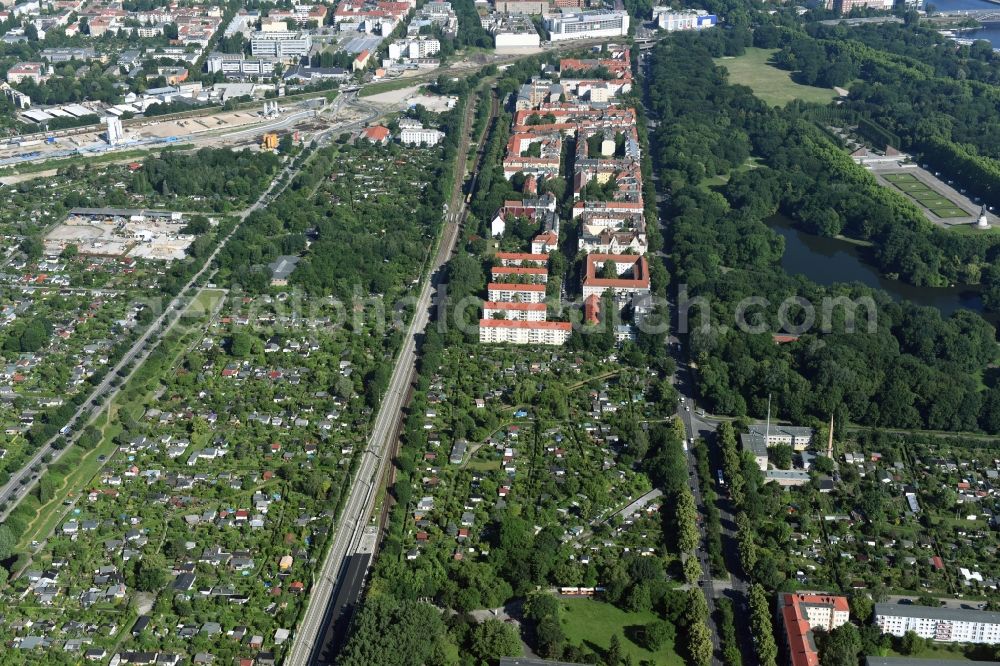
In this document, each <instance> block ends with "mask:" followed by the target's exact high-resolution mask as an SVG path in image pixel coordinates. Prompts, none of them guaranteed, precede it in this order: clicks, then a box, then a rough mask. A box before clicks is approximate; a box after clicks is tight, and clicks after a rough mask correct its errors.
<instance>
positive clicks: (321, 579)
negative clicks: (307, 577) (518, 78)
mask: <svg viewBox="0 0 1000 666" xmlns="http://www.w3.org/2000/svg"><path fill="white" fill-rule="evenodd" d="M473 111H474V105H473V104H469V105H468V110H467V112H466V115H465V119H464V124H463V128H462V133H463V134H462V136H463V141H462V145H461V146H460V147H459V149H458V152H457V154H458V156H459V164H458V166H457V168H456V171H455V174H456V177H455V191H454V192H453V193H452V197H451V202H450V204H449V206H448V210H449V211H450V212H449V213H447V214H446V216H445V225H444V230H443V231H442V237H441V243H440V245H439V246H438V251H437V254H436V256H435V257H434V260H433V262H432V263H431V268H430V272H429V275H428V277H427V278H425V279H424V280H423V283H422V286H421V289H420V295H419V297H418V298H417V302H416V306H415V310H414V315H413V317H412V319H411V321H410V325H409V327H408V328H407V331H406V336H405V338H404V340H403V346H402V348H401V349H400V351H399V355H398V356H397V358H396V365H395V367H394V368H393V372H392V377H391V379H390V381H389V388H388V390H387V391H386V393H385V394H384V395H383V396H382V397H381V403H380V407H379V411H378V414H377V416H376V417H375V423H374V424H373V426H372V430H371V435H370V436H369V438H368V446H367V447H366V449H365V451H364V452H363V453H362V454H361V462H360V464H359V466H358V470H357V472H356V474H355V476H354V480H353V481H352V482H351V487H350V490H349V491H348V497H347V503H346V504H345V506H344V510H343V513H342V514H341V519H340V523H339V524H338V525H337V526H336V529H335V531H334V535H333V544H332V545H331V547H330V550H329V552H328V554H327V557H326V559H325V560H324V562H323V564H322V566H321V568H320V570H319V571H318V573H317V576H316V579H315V580H314V582H313V587H312V590H310V592H309V603H308V606H307V607H306V612H305V615H304V616H303V618H302V621H301V623H300V624H299V626H298V629H297V630H296V632H295V636H294V638H293V641H294V642H293V644H292V648H291V650H290V651H289V653H288V658H287V660H286V662H285V663H286V664H287V665H288V666H307V664H311V663H327V662H326V661H325V659H326V656H325V655H321V654H320V652H321V650H319V649H318V648H319V647H320V646H319V639H320V638H321V637H322V636H323V634H324V630H325V626H326V622H327V620H328V619H329V618H330V616H331V611H330V602H331V599H332V597H333V595H334V593H335V591H336V590H337V589H338V585H339V583H340V578H341V577H342V572H344V571H345V565H346V564H347V562H348V558H349V557H350V556H351V555H352V554H353V553H354V552H355V550H356V547H357V544H358V542H359V541H360V538H361V535H362V532H363V531H364V528H365V527H366V526H367V525H368V522H369V517H370V516H371V514H372V510H373V509H374V505H375V500H376V498H377V495H378V493H377V492H376V491H377V488H378V484H379V482H380V480H381V478H382V474H383V470H384V469H385V467H386V465H387V463H388V459H389V457H390V453H391V451H392V444H393V442H394V441H395V440H396V432H397V429H398V427H399V419H400V415H401V414H402V412H403V407H404V406H405V404H406V400H407V399H408V396H409V390H410V386H411V384H412V383H413V380H414V378H415V376H416V362H417V339H418V338H419V337H420V336H422V334H423V332H424V329H425V328H426V327H427V323H428V322H429V320H430V313H431V303H432V301H431V297H432V295H433V292H434V291H435V288H436V285H437V284H438V283H439V281H440V278H441V269H442V267H443V266H444V264H445V262H447V260H448V258H449V257H450V256H451V254H452V251H453V250H454V248H455V243H456V241H457V239H458V232H459V228H460V226H461V224H462V222H463V221H464V220H465V216H466V210H465V204H464V202H463V200H462V196H461V184H462V182H463V181H464V177H463V176H464V174H465V166H466V156H467V155H468V148H469V139H468V132H469V129H470V127H471V123H472V113H473ZM321 660H322V661H321Z"/></svg>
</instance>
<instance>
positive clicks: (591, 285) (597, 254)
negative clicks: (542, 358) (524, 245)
mask: <svg viewBox="0 0 1000 666" xmlns="http://www.w3.org/2000/svg"><path fill="white" fill-rule="evenodd" d="M595 56H596V57H593V58H584V59H580V58H566V59H563V60H562V61H560V63H559V70H558V72H556V71H555V70H552V71H547V72H544V73H545V74H550V75H553V78H544V77H538V78H536V79H533V80H532V81H530V82H529V83H526V84H525V85H524V86H522V88H521V90H520V91H519V92H518V93H517V97H516V99H515V108H516V112H515V115H514V119H513V127H512V130H511V135H510V139H509V140H508V142H507V149H506V153H505V155H504V158H503V171H504V175H505V177H507V178H508V179H513V178H515V177H517V178H519V179H520V180H521V182H522V183H523V184H522V185H521V190H522V196H523V198H522V199H521V200H520V201H518V200H511V201H506V202H504V204H503V206H502V207H501V208H500V209H499V210H498V211H497V213H496V215H495V216H494V217H493V220H492V221H491V224H490V233H491V234H492V235H493V236H494V237H503V236H504V234H505V233H506V231H507V227H508V225H509V224H511V223H512V222H514V221H520V222H525V221H527V222H529V223H533V224H535V225H537V226H538V228H539V233H538V234H537V235H536V236H535V237H534V238H533V239H532V242H531V253H530V254H526V255H517V256H518V257H536V259H535V261H536V262H537V261H538V259H537V258H538V257H545V256H547V255H548V254H549V253H551V252H556V251H559V248H558V246H559V219H558V215H557V213H556V199H555V197H554V196H553V195H552V194H551V193H548V192H545V191H544V185H545V183H546V181H548V180H551V179H555V178H559V177H560V176H561V174H562V164H563V160H564V158H565V157H566V155H565V153H566V148H565V146H566V144H567V143H568V142H570V141H572V142H573V143H574V144H575V159H574V162H573V163H574V171H573V174H572V188H573V190H572V195H573V200H574V203H573V206H572V213H571V214H572V217H573V219H574V220H575V221H579V223H580V229H581V233H580V238H579V241H578V246H577V247H576V248H574V250H578V251H583V252H585V253H587V257H586V260H585V262H584V270H583V275H582V296H583V299H584V322H585V323H589V324H595V323H599V322H600V321H601V307H602V299H604V298H605V296H610V297H611V302H612V303H613V304H614V306H615V307H616V308H617V310H618V311H620V312H621V311H624V310H626V309H628V310H629V313H630V314H631V315H632V316H633V319H637V318H638V319H641V317H642V316H644V314H645V313H646V312H648V303H649V301H650V298H649V297H650V295H651V290H650V273H649V262H648V259H647V257H646V250H647V247H648V246H647V239H646V221H645V213H644V201H643V192H642V174H641V168H640V158H641V150H640V145H639V137H638V134H637V131H636V115H635V109H632V108H628V107H625V106H622V105H620V104H618V103H617V101H618V98H619V96H620V95H622V94H624V93H627V92H629V91H630V90H631V89H632V71H631V60H630V53H629V50H628V48H625V47H619V46H611V47H605V48H602V49H598V50H596V51H595ZM557 73H558V74H559V75H560V78H559V80H558V83H556V82H554V75H555V74H557ZM500 256H501V257H502V256H504V255H500ZM523 260H524V261H527V260H526V259H523ZM504 261H506V259H502V260H501V263H502V264H503V262H504ZM494 270H499V271H500V273H503V274H507V273H514V274H517V275H521V274H523V275H525V276H527V275H529V274H531V275H532V276H533V277H538V276H534V274H533V273H531V272H530V270H528V271H527V272H526V269H525V268H524V267H521V266H516V267H514V266H510V267H508V266H503V265H502V266H501V267H499V268H498V269H494ZM494 277H495V276H494ZM507 282H510V281H509V280H508V281H507ZM525 282H526V281H515V284H513V285H511V284H497V280H494V282H493V283H491V285H490V288H489V294H488V299H489V300H488V302H487V304H486V305H485V306H484V313H483V320H482V322H480V340H481V341H482V342H515V343H544V344H562V343H563V342H565V340H566V339H568V337H569V334H570V331H571V325H570V324H569V323H568V322H548V321H546V320H545V319H544V318H543V317H544V315H545V312H546V311H545V308H544V302H543V301H544V299H545V288H544V284H542V283H541V282H542V280H540V279H532V280H531V281H530V282H528V283H525ZM498 301H504V302H515V303H518V304H519V305H518V306H517V307H516V308H515V309H516V310H517V316H516V317H514V316H510V317H508V315H507V314H504V315H503V316H504V317H505V318H506V319H514V320H515V321H517V322H518V323H517V324H505V325H503V326H499V325H498V324H497V323H496V322H497V318H496V317H495V316H494V315H495V314H496V312H495V308H494V307H493V304H495V303H496V302H498ZM520 304H523V305H520ZM604 314H605V315H607V314H608V313H604ZM553 324H560V325H559V326H558V327H556V326H553ZM501 329H517V330H518V333H517V334H516V335H515V334H513V333H509V332H501ZM555 330H558V331H559V332H558V333H554V332H553V331H555ZM618 333H619V331H616V334H618ZM620 333H621V334H622V335H620V336H618V337H619V339H624V338H628V337H634V330H633V329H631V328H628V329H627V330H625V331H621V332H620Z"/></svg>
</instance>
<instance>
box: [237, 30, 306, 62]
mask: <svg viewBox="0 0 1000 666" xmlns="http://www.w3.org/2000/svg"><path fill="white" fill-rule="evenodd" d="M311 48H312V37H310V36H309V35H308V34H307V33H302V32H290V31H285V30H283V31H278V30H276V31H273V32H264V31H261V32H255V33H254V34H253V36H252V37H251V38H250V53H251V54H253V55H254V56H255V57H257V56H264V57H269V58H277V59H279V60H290V59H295V58H302V57H305V56H307V55H309V50H310V49H311Z"/></svg>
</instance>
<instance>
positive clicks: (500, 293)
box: [486, 282, 545, 303]
mask: <svg viewBox="0 0 1000 666" xmlns="http://www.w3.org/2000/svg"><path fill="white" fill-rule="evenodd" d="M486 292H487V294H488V298H489V300H490V301H492V302H494V303H511V302H517V303H541V302H542V301H544V300H545V285H544V284H516V283H512V284H499V283H494V282H491V283H490V284H489V285H488V286H487V287H486Z"/></svg>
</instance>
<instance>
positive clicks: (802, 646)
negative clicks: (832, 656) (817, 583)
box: [779, 593, 850, 666]
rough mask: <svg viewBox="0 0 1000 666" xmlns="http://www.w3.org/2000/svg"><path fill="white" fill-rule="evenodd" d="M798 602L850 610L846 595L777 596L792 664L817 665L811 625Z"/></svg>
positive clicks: (844, 610)
mask: <svg viewBox="0 0 1000 666" xmlns="http://www.w3.org/2000/svg"><path fill="white" fill-rule="evenodd" d="M800 604H814V605H823V606H830V607H831V608H832V610H833V611H838V612H842V613H848V612H850V608H849V606H848V603H847V597H835V596H832V595H829V594H805V593H796V594H782V595H781V596H780V597H779V605H780V607H781V608H780V610H781V619H782V624H784V628H785V636H786V637H787V638H788V648H789V650H788V651H789V658H790V660H791V662H792V666H819V653H818V652H817V651H816V644H815V643H814V642H813V637H812V627H810V626H809V621H808V619H807V618H806V614H805V613H804V612H803V611H802V608H801V607H800Z"/></svg>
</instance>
